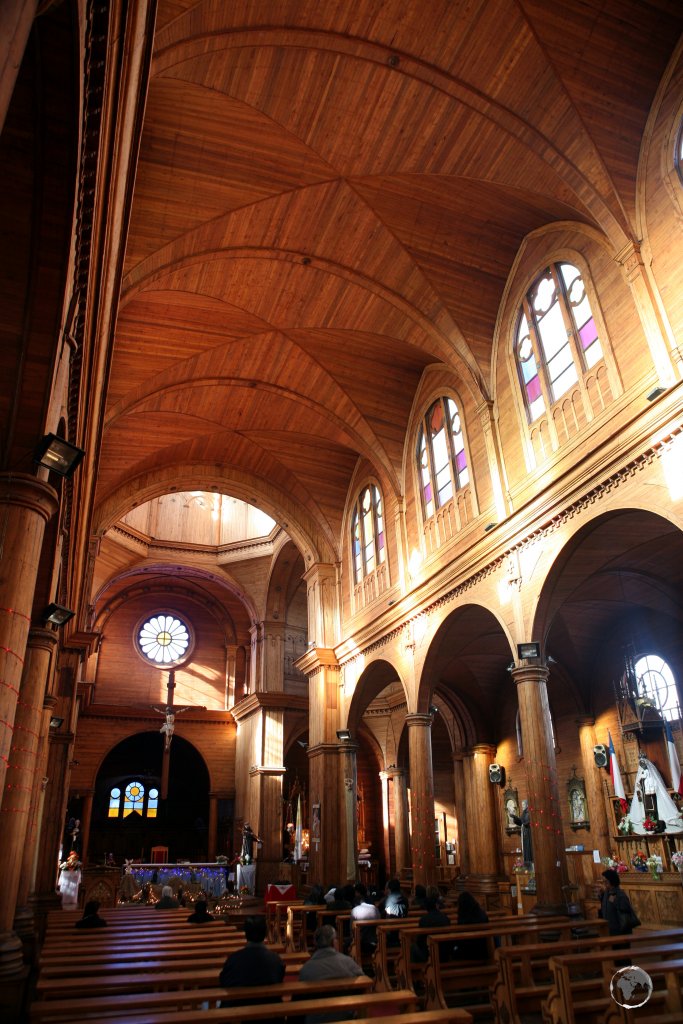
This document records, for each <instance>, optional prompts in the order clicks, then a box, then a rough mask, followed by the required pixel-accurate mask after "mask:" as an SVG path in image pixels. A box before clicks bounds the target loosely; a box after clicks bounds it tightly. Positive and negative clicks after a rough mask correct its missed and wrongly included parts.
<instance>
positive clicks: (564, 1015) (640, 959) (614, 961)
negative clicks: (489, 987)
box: [543, 936, 683, 1024]
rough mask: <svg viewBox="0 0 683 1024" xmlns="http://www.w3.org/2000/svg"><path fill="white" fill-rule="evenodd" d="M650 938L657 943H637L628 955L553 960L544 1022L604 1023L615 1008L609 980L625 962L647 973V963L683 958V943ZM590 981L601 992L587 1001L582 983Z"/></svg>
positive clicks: (578, 955)
mask: <svg viewBox="0 0 683 1024" xmlns="http://www.w3.org/2000/svg"><path fill="white" fill-rule="evenodd" d="M651 938H653V940H654V941H652V942H650V943H642V944H638V945H637V948H635V949H634V950H633V951H629V952H626V951H625V950H624V951H619V950H614V949H606V950H591V951H590V952H589V953H576V954H569V955H563V956H554V957H551V959H550V970H551V972H552V985H551V988H550V993H549V995H548V997H547V999H546V1000H545V1002H544V1004H543V1020H544V1021H547V1022H548V1024H588V1022H589V1021H599V1022H600V1024H603V1021H604V1019H605V1015H606V1014H607V1013H608V1012H609V1011H611V1009H612V1006H613V1005H614V1000H613V999H612V997H611V995H610V994H609V979H611V977H612V976H613V975H614V973H615V972H616V971H617V970H618V969H619V967H620V966H623V961H624V960H629V961H635V963H636V964H637V965H638V966H639V967H642V968H643V969H644V970H646V971H647V970H648V962H651V963H653V964H655V965H656V964H658V963H661V962H662V961H664V960H677V959H680V958H681V957H682V956H683V941H682V940H680V939H679V940H674V941H673V942H663V943H658V942H657V941H656V939H655V938H654V936H651ZM591 978H594V979H596V980H598V981H599V982H600V986H599V987H600V993H599V994H598V995H591V996H590V997H587V998H586V997H585V996H584V995H583V993H582V991H581V989H582V987H584V986H582V984H581V983H582V982H585V981H586V980H589V979H591ZM577 982H579V984H578V985H577ZM655 1008H656V1001H655V1007H653V1009H655ZM657 1012H659V1011H658V1010H657ZM678 1024H680V1020H679V1022H678Z"/></svg>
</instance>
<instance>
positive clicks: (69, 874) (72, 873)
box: [59, 850, 82, 907]
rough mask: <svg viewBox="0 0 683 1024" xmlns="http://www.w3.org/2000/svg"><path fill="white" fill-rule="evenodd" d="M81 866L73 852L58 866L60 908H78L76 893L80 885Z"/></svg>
mask: <svg viewBox="0 0 683 1024" xmlns="http://www.w3.org/2000/svg"><path fill="white" fill-rule="evenodd" d="M81 867H82V864H81V862H80V860H79V858H78V854H77V853H76V851H75V850H72V851H71V853H70V854H69V856H68V857H67V858H66V860H65V861H63V862H62V863H61V864H60V865H59V891H60V893H61V896H62V907H76V906H78V891H79V889H80V885H81Z"/></svg>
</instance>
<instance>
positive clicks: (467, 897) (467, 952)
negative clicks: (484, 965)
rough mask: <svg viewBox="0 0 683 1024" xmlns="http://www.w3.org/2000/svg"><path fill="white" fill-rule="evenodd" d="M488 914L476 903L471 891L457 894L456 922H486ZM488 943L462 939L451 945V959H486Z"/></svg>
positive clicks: (468, 923) (483, 939)
mask: <svg viewBox="0 0 683 1024" xmlns="http://www.w3.org/2000/svg"><path fill="white" fill-rule="evenodd" d="M488 920H489V918H488V914H487V913H486V911H485V910H484V908H483V907H482V906H480V905H479V903H477V901H476V900H475V898H474V896H473V895H472V893H471V892H461V893H460V895H459V896H458V924H459V925H461V924H466V925H477V924H488ZM488 955H489V952H488V943H487V942H486V939H485V938H484V937H483V936H482V938H481V939H463V941H462V942H458V943H457V944H456V945H455V946H454V947H453V954H452V959H455V960H487V959H488Z"/></svg>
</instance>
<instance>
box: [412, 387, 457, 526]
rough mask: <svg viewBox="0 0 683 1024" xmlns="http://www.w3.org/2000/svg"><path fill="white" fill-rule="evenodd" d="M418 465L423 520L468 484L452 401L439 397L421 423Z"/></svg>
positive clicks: (418, 441)
mask: <svg viewBox="0 0 683 1024" xmlns="http://www.w3.org/2000/svg"><path fill="white" fill-rule="evenodd" d="M417 466H418V472H419V474H420V491H421V494H422V509H423V512H424V517H425V519H429V517H430V516H432V515H434V512H435V511H436V509H438V508H441V507H442V506H443V505H445V504H446V502H447V501H450V499H451V498H452V497H453V495H454V494H455V492H456V491H458V490H461V489H462V488H463V487H466V486H467V484H468V483H469V469H468V466H467V453H466V451H465V437H464V433H463V428H462V421H461V417H460V412H459V410H458V407H457V405H456V403H455V402H454V401H453V399H452V398H446V397H444V398H438V399H437V400H436V402H434V403H433V404H432V405H431V406H430V407H429V409H428V411H427V414H426V416H425V417H424V419H423V420H422V424H421V426H420V430H419V433H418V437H417Z"/></svg>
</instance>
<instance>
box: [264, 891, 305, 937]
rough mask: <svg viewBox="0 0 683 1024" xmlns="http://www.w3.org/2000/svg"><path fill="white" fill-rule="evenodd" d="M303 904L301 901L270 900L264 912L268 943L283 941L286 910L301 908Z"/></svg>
mask: <svg viewBox="0 0 683 1024" xmlns="http://www.w3.org/2000/svg"><path fill="white" fill-rule="evenodd" d="M303 902H304V901H303V900H271V901H270V902H269V903H266V905H265V911H266V924H267V928H268V941H269V942H284V941H285V932H286V924H287V908H288V907H298V906H301V904H303ZM283 915H284V916H283Z"/></svg>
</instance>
